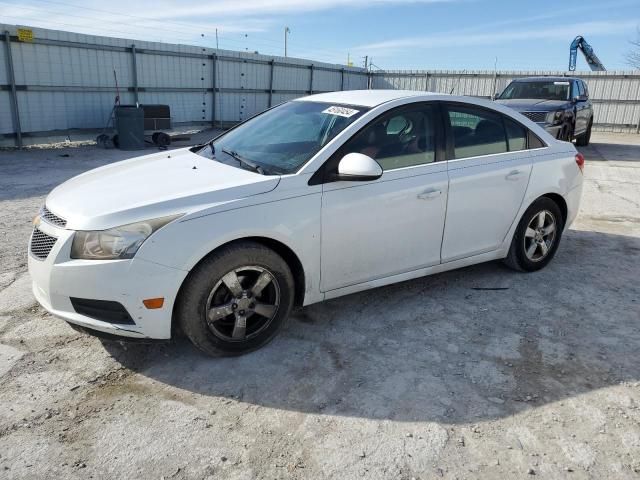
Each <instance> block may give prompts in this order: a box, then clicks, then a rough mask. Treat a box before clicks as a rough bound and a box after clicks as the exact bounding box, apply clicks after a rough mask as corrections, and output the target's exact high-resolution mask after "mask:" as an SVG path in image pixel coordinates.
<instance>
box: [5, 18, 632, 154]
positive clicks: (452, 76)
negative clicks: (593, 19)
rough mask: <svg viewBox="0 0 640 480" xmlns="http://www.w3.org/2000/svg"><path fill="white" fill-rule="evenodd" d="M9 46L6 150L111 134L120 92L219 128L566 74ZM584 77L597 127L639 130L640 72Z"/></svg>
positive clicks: (58, 39)
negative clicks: (285, 107)
mask: <svg viewBox="0 0 640 480" xmlns="http://www.w3.org/2000/svg"><path fill="white" fill-rule="evenodd" d="M25 31H26V33H27V35H25V34H24V33H25ZM29 32H30V33H31V34H32V38H29V35H28V34H29ZM0 43H2V45H1V46H0V143H1V144H5V145H6V144H7V143H9V144H11V143H13V142H15V143H16V144H18V145H19V144H21V143H23V137H38V136H40V135H43V134H46V135H51V134H52V133H53V134H55V133H64V132H68V131H69V130H73V129H99V128H102V127H103V126H104V125H105V123H106V121H107V118H108V115H109V112H110V111H111V107H112V106H113V102H114V98H115V95H116V92H117V91H118V92H119V95H120V100H121V103H123V104H127V103H129V104H131V103H135V102H136V101H138V102H140V103H143V104H145V103H146V104H154V103H160V104H168V105H169V106H170V107H171V116H172V121H173V123H174V125H175V124H181V123H206V124H208V125H216V126H219V125H229V124H233V123H236V122H238V121H241V120H244V119H246V118H248V117H249V116H251V115H253V114H255V113H257V112H260V111H262V110H264V109H266V108H268V107H269V106H271V105H275V104H278V103H281V102H283V101H286V100H290V99H292V98H296V97H300V96H304V95H308V94H310V93H316V92H326V91H333V90H353V89H363V88H367V87H368V86H370V87H371V88H395V89H400V88H401V89H410V90H425V91H433V92H443V93H449V92H453V93H456V94H462V95H472V96H484V97H489V96H491V95H492V94H493V93H494V92H495V91H501V90H502V89H504V87H506V85H507V84H508V82H509V81H511V79H513V78H516V77H523V76H531V75H562V74H564V72H522V71H518V72H516V71H510V72H505V71H499V72H493V71H475V72H471V71H406V70H403V71H381V72H367V71H365V70H364V69H360V68H354V67H346V66H341V65H333V64H327V63H320V62H313V61H311V60H302V59H295V58H286V57H272V56H266V55H259V54H254V53H245V52H235V51H229V50H217V49H211V48H202V47H197V46H188V45H173V44H165V43H157V42H144V41H133V40H127V39H121V38H111V37H99V36H93V35H84V34H77V33H71V32H63V31H57V30H46V29H40V28H28V29H26V30H24V31H22V32H20V31H19V29H18V27H16V26H10V25H2V24H0ZM114 70H115V72H116V75H117V82H118V87H119V88H118V90H116V84H115V78H114ZM578 75H579V76H581V77H582V78H583V79H585V81H586V82H587V84H588V86H589V89H590V92H591V97H592V99H593V102H594V108H595V114H596V116H595V123H596V127H597V128H599V129H605V130H610V131H634V132H635V131H637V129H638V122H639V121H640V72H581V73H579V74H578ZM24 140H25V142H24V143H36V142H37V140H34V139H32V138H25V139H24Z"/></svg>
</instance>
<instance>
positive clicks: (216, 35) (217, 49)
mask: <svg viewBox="0 0 640 480" xmlns="http://www.w3.org/2000/svg"><path fill="white" fill-rule="evenodd" d="M216 50H218V29H217V28H216Z"/></svg>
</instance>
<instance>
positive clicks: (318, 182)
mask: <svg viewBox="0 0 640 480" xmlns="http://www.w3.org/2000/svg"><path fill="white" fill-rule="evenodd" d="M583 166H584V158H583V157H582V155H581V154H579V153H577V152H576V150H575V148H574V147H573V145H572V144H570V143H567V142H560V141H557V140H555V139H554V138H552V137H551V136H550V135H548V134H547V133H546V132H545V131H544V130H543V129H542V128H540V127H539V126H537V125H536V124H535V123H533V122H531V121H529V120H528V119H526V118H525V117H523V116H522V115H520V114H519V113H517V112H515V111H514V110H511V109H510V108H508V107H504V106H501V105H497V104H495V103H491V102H488V101H485V100H481V99H475V98H468V97H456V96H449V95H439V94H428V93H422V92H408V91H397V90H396V91H392V90H364V91H348V92H335V93H324V94H319V95H312V96H309V97H305V98H301V99H298V100H295V101H291V102H287V103H284V104H282V105H279V106H277V107H274V108H272V109H269V110H267V111H266V112H263V113H261V114H259V115H257V116H255V117H253V118H252V119H250V120H248V121H246V122H244V123H242V124H240V125H238V126H236V127H235V128H232V129H231V130H229V131H227V132H225V133H223V134H222V135H220V136H218V137H217V138H214V139H213V140H211V141H210V142H209V143H207V144H204V145H199V146H196V147H192V148H185V149H181V150H173V151H168V152H158V153H153V154H151V155H146V156H143V157H139V158H133V159H131V160H126V161H123V162H119V163H114V164H110V165H107V166H104V167H101V168H98V169H95V170H91V171H89V172H86V173H84V174H82V175H79V176H77V177H75V178H73V179H71V180H69V181H67V182H66V183H64V184H62V185H60V186H59V187H57V188H56V189H54V190H53V191H52V192H51V193H50V194H49V196H48V197H47V199H46V203H45V205H44V206H43V208H42V210H41V212H40V214H39V216H38V217H36V220H35V222H36V225H35V228H34V230H33V234H32V236H31V240H30V246H29V271H30V273H31V277H32V279H33V292H34V294H35V296H36V298H37V299H38V301H39V302H40V304H41V305H42V306H43V307H44V308H46V309H47V310H48V311H49V312H51V313H52V314H53V315H56V316H58V317H61V318H63V319H65V320H66V321H68V322H69V323H71V324H72V325H74V326H79V327H82V328H83V329H85V330H87V331H90V332H93V333H95V334H102V335H116V336H120V337H130V338H138V339H168V338H170V337H171V336H172V334H173V333H174V332H175V331H176V330H181V331H182V332H184V333H185V334H186V335H187V336H188V337H189V338H190V339H191V341H192V342H193V343H194V344H195V345H196V346H197V347H199V348H200V349H202V350H203V351H205V352H207V353H209V354H240V353H244V352H247V351H251V350H254V349H256V348H258V347H260V346H262V345H264V344H265V343H266V342H268V341H269V340H270V339H272V338H273V337H274V336H275V335H276V333H277V332H278V331H279V330H280V329H281V328H282V327H283V325H284V324H285V322H286V320H287V318H288V317H289V315H290V313H291V310H292V308H294V307H295V306H304V305H309V304H312V303H315V302H320V301H322V300H326V299H329V298H335V297H339V296H341V295H346V294H350V293H353V292H357V291H360V290H365V289H369V288H374V287H379V286H382V285H387V284H390V283H394V282H399V281H403V280H408V279H411V278H416V277H420V276H423V275H430V274H432V273H437V272H443V271H445V270H451V269H454V268H460V267H465V266H467V265H472V264H475V263H480V262H487V261H491V260H498V259H504V260H505V262H506V263H507V264H508V265H509V266H511V267H514V268H516V269H518V270H522V271H527V272H531V271H534V270H538V269H540V268H542V267H544V266H545V265H546V264H547V263H549V261H551V259H552V258H553V256H554V254H555V252H556V250H557V249H558V244H559V243H560V238H561V235H562V232H563V231H564V230H565V229H566V228H567V227H568V226H569V225H570V224H571V222H572V221H573V220H574V218H575V217H576V214H577V212H578V207H579V203H580V196H581V192H582V182H583V175H582V169H583ZM392 317H393V315H392V316H391V318H392Z"/></svg>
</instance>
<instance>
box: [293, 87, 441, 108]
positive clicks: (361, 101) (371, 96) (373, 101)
mask: <svg viewBox="0 0 640 480" xmlns="http://www.w3.org/2000/svg"><path fill="white" fill-rule="evenodd" d="M432 95H442V94H436V93H431V92H420V91H415V90H344V91H339V92H328V93H319V94H316V95H309V96H307V97H301V98H297V99H296V101H304V102H323V103H338V104H343V105H360V106H363V107H376V106H378V105H382V104H383V103H386V102H390V101H392V100H397V99H399V98H407V97H427V96H432Z"/></svg>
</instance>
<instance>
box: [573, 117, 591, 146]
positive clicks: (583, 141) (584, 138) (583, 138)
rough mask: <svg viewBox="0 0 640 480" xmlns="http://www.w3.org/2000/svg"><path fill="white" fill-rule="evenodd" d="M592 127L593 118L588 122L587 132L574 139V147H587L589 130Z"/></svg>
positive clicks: (589, 138)
mask: <svg viewBox="0 0 640 480" xmlns="http://www.w3.org/2000/svg"><path fill="white" fill-rule="evenodd" d="M592 127H593V118H592V119H591V120H589V126H588V127H587V131H586V132H584V133H583V134H582V135H580V136H579V137H578V138H576V145H577V146H579V147H586V146H587V145H589V142H590V141H591V129H592Z"/></svg>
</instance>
